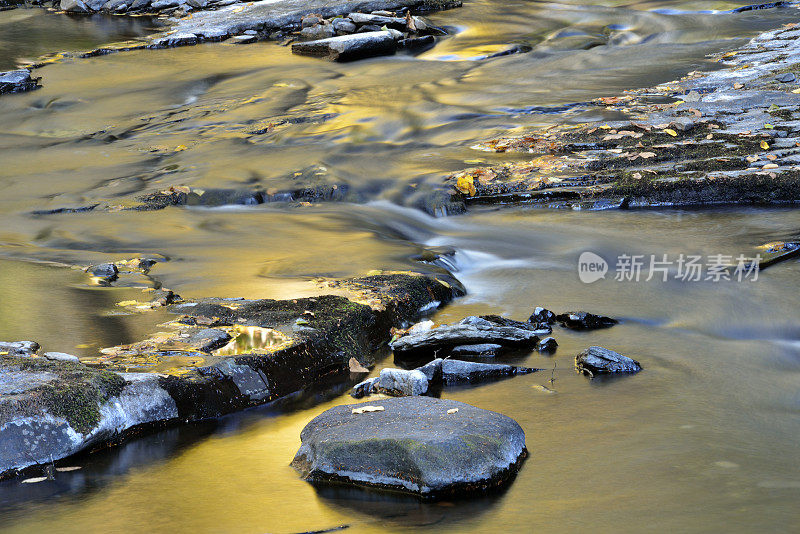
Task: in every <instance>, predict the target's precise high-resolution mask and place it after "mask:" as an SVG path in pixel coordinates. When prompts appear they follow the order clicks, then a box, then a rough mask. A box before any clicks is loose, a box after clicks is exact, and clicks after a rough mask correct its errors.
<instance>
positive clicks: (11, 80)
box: [0, 69, 40, 94]
mask: <svg viewBox="0 0 800 534" xmlns="http://www.w3.org/2000/svg"><path fill="white" fill-rule="evenodd" d="M39 79H40V78H32V77H31V72H30V71H29V70H27V69H19V70H9V71H5V72H0V94H3V93H22V92H24V91H31V90H33V89H37V88H38V87H39V84H38V82H39Z"/></svg>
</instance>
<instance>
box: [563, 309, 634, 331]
mask: <svg viewBox="0 0 800 534" xmlns="http://www.w3.org/2000/svg"><path fill="white" fill-rule="evenodd" d="M556 320H557V321H558V322H559V323H560V324H561V326H563V327H564V328H570V329H572V330H596V329H598V328H609V327H612V326H614V325H615V324H617V323H618V322H619V321H617V320H616V319H612V318H611V317H604V316H602V315H593V314H591V313H587V312H567V313H562V314H560V315H558V316H557V317H556Z"/></svg>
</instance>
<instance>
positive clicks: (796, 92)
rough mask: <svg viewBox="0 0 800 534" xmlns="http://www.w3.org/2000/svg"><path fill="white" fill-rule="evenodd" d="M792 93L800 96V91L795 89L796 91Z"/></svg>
mask: <svg viewBox="0 0 800 534" xmlns="http://www.w3.org/2000/svg"><path fill="white" fill-rule="evenodd" d="M792 92H793V93H794V94H796V95H800V89H795V90H794V91H792Z"/></svg>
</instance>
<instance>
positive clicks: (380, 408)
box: [352, 406, 384, 414]
mask: <svg viewBox="0 0 800 534" xmlns="http://www.w3.org/2000/svg"><path fill="white" fill-rule="evenodd" d="M383 410H384V408H383V406H362V407H360V408H353V409H352V412H353V413H354V414H359V413H365V412H382V411H383Z"/></svg>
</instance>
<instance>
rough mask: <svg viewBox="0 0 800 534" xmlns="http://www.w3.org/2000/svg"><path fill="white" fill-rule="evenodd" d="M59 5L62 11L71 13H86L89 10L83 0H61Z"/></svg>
mask: <svg viewBox="0 0 800 534" xmlns="http://www.w3.org/2000/svg"><path fill="white" fill-rule="evenodd" d="M59 6H60V7H61V9H62V10H63V11H68V12H71V13H88V12H89V11H90V9H89V7H88V6H87V5H86V4H85V3H84V2H83V0H61V3H60V4H59Z"/></svg>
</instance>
